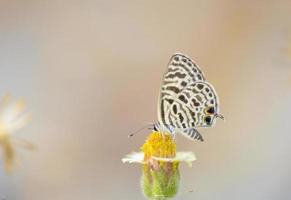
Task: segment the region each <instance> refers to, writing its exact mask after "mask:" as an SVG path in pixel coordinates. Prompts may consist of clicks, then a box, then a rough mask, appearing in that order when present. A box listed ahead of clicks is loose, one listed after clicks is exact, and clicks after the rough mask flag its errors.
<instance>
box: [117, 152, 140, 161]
mask: <svg viewBox="0 0 291 200" xmlns="http://www.w3.org/2000/svg"><path fill="white" fill-rule="evenodd" d="M143 159H144V154H143V152H133V153H131V154H128V155H126V156H125V158H122V162H123V163H126V162H128V163H144V160H143Z"/></svg>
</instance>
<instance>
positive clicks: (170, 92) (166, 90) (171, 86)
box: [158, 53, 205, 125]
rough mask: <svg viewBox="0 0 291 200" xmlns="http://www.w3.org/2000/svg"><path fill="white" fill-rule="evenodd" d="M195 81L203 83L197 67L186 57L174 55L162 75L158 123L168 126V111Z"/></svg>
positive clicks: (201, 74) (202, 77)
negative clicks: (182, 92)
mask: <svg viewBox="0 0 291 200" xmlns="http://www.w3.org/2000/svg"><path fill="white" fill-rule="evenodd" d="M196 81H205V78H204V74H203V72H202V71H201V70H200V69H199V67H198V66H197V65H196V64H195V63H194V62H193V61H192V60H191V58H189V57H188V56H185V55H183V54H180V53H176V54H174V55H173V56H172V57H171V59H170V61H169V63H168V68H167V71H166V73H165V74H164V77H163V82H162V86H161V90H160V96H159V100H158V121H159V122H160V123H161V124H162V125H165V124H169V121H168V117H167V116H168V115H169V113H168V111H169V109H170V106H171V104H172V103H173V101H174V100H175V99H176V98H177V97H178V94H179V93H181V91H183V90H184V89H185V88H186V87H187V86H189V85H191V84H192V83H194V82H196Z"/></svg>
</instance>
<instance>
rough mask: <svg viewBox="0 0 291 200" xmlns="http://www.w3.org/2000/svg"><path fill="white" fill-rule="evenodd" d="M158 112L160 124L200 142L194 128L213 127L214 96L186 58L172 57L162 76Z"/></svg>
mask: <svg viewBox="0 0 291 200" xmlns="http://www.w3.org/2000/svg"><path fill="white" fill-rule="evenodd" d="M189 63H190V64H189ZM158 110H159V111H158V113H159V114H158V116H159V122H160V124H161V125H163V126H164V127H169V126H170V127H171V128H170V130H172V131H174V132H179V133H181V134H182V135H184V136H186V137H188V138H190V139H197V140H201V141H203V138H202V136H201V135H200V134H199V132H198V131H197V130H196V129H194V128H196V127H210V126H212V125H214V124H215V119H216V117H215V115H216V113H219V110H218V97H217V95H216V92H215V90H214V88H213V86H212V85H211V84H210V83H207V82H206V81H205V78H204V75H203V73H202V71H201V70H200V69H199V68H198V67H197V65H195V64H194V62H193V61H192V60H191V59H190V58H188V57H186V56H184V55H181V54H175V55H174V56H173V57H172V58H171V59H170V62H169V67H168V70H167V72H166V73H165V75H164V79H163V85H162V87H161V92H160V98H159V108H158Z"/></svg>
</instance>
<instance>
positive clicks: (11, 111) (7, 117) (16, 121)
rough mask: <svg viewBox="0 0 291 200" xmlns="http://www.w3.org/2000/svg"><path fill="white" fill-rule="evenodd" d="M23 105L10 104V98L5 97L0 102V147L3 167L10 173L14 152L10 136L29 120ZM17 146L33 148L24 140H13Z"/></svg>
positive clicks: (22, 103)
mask: <svg viewBox="0 0 291 200" xmlns="http://www.w3.org/2000/svg"><path fill="white" fill-rule="evenodd" d="M24 110H25V103H24V101H23V100H17V101H15V102H11V100H10V96H8V95H6V96H4V97H3V98H2V99H1V102H0V147H1V148H2V151H3V159H4V166H5V169H6V171H7V172H10V171H11V170H12V167H13V163H14V160H15V150H14V148H13V145H12V141H11V137H10V135H11V134H12V133H14V132H15V131H17V130H19V129H21V128H22V127H24V126H25V125H26V124H27V123H28V122H29V120H30V118H31V117H30V114H29V113H27V112H24ZM14 141H15V142H17V144H19V145H21V146H23V147H26V148H28V149H32V148H34V146H33V145H32V144H30V143H28V142H26V141H24V140H20V139H17V140H14Z"/></svg>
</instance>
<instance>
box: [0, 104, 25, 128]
mask: <svg viewBox="0 0 291 200" xmlns="http://www.w3.org/2000/svg"><path fill="white" fill-rule="evenodd" d="M24 107H25V104H24V102H23V101H21V100H19V101H16V102H14V103H11V104H10V105H7V106H6V107H4V108H3V111H2V113H1V116H0V119H1V122H2V123H3V124H9V123H11V122H12V121H13V120H15V119H16V118H17V117H18V116H19V115H20V114H21V113H22V111H23V110H24Z"/></svg>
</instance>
